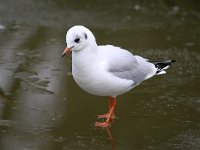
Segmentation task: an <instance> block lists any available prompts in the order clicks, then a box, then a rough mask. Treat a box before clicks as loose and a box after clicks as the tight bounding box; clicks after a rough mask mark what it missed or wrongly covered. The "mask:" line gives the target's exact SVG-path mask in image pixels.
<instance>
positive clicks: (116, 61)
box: [109, 50, 156, 85]
mask: <svg viewBox="0 0 200 150" xmlns="http://www.w3.org/2000/svg"><path fill="white" fill-rule="evenodd" d="M109 60H110V61H109V71H110V73H112V74H113V75H115V76H117V77H119V78H122V79H127V80H132V81H133V82H134V85H137V84H139V83H140V82H142V81H144V80H145V79H148V78H150V77H152V76H153V75H155V73H156V68H155V66H154V65H153V64H152V63H149V62H148V61H147V60H146V59H144V58H142V57H140V56H134V55H132V54H131V53H129V52H128V51H125V50H124V51H121V54H120V55H117V56H114V57H113V58H110V59H109Z"/></svg>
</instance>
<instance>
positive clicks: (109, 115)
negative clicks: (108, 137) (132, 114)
mask: <svg viewBox="0 0 200 150" xmlns="http://www.w3.org/2000/svg"><path fill="white" fill-rule="evenodd" d="M109 103H110V106H109V111H108V113H107V114H105V115H103V116H104V118H106V121H105V122H96V123H95V126H96V127H104V128H106V127H108V126H109V125H110V122H111V121H112V120H113V116H114V110H115V107H116V104H117V99H116V97H114V100H113V101H111V98H110V99H109Z"/></svg>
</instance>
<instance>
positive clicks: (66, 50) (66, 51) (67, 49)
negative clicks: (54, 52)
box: [62, 47, 71, 58]
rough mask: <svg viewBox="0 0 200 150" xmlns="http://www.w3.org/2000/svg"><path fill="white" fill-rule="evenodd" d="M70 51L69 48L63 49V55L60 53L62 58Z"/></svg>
mask: <svg viewBox="0 0 200 150" xmlns="http://www.w3.org/2000/svg"><path fill="white" fill-rule="evenodd" d="M70 51H71V48H67V47H66V48H65V49H64V51H63V53H62V58H63V57H64V56H65V55H66V54H67V53H69V52H70Z"/></svg>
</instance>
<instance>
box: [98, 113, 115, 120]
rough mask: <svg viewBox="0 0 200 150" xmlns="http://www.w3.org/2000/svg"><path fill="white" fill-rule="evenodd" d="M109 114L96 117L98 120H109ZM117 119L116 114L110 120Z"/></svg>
mask: <svg viewBox="0 0 200 150" xmlns="http://www.w3.org/2000/svg"><path fill="white" fill-rule="evenodd" d="M109 115H110V114H109V113H106V114H103V115H96V118H97V119H107V118H108V117H109ZM115 118H116V117H115V114H112V115H111V117H110V119H112V120H114V119H115Z"/></svg>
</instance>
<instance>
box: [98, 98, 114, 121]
mask: <svg viewBox="0 0 200 150" xmlns="http://www.w3.org/2000/svg"><path fill="white" fill-rule="evenodd" d="M113 105H114V100H113V98H112V97H111V96H110V97H109V109H108V113H106V114H103V115H97V116H96V117H97V118H98V119H104V118H108V116H109V112H110V109H111V108H112V107H113ZM111 118H112V119H115V115H114V113H113V114H112V117H111Z"/></svg>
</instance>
